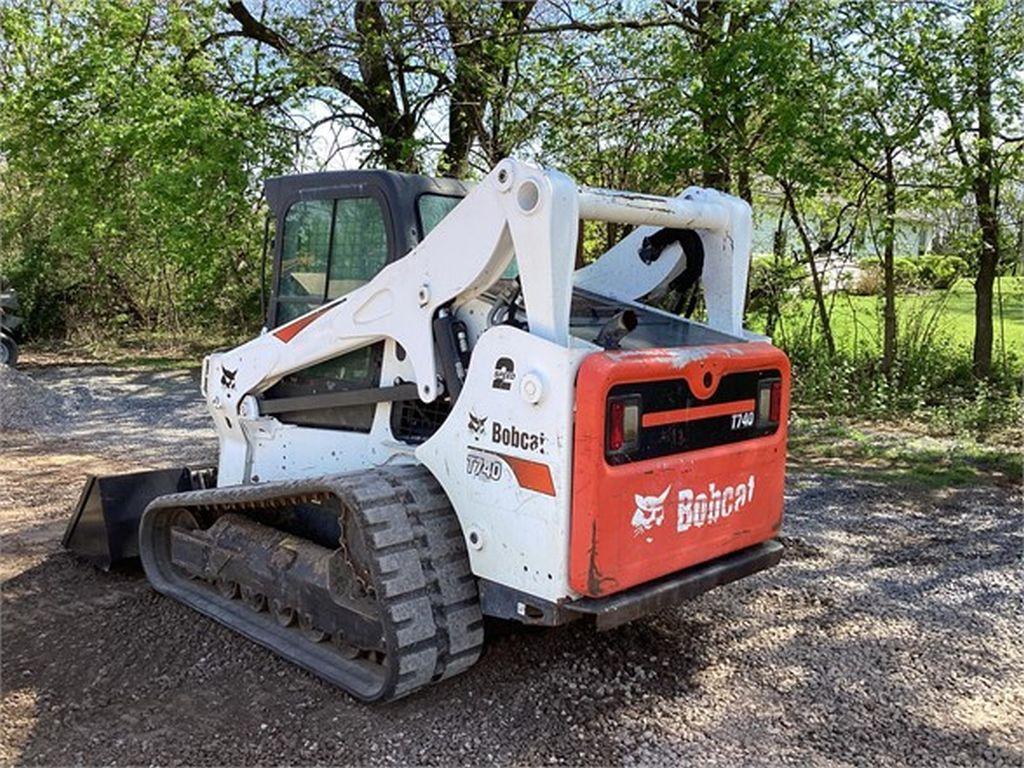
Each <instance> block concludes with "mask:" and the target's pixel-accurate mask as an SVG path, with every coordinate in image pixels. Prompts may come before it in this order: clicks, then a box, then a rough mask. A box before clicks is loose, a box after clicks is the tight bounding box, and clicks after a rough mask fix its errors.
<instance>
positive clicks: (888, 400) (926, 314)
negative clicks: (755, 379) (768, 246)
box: [775, 278, 1024, 440]
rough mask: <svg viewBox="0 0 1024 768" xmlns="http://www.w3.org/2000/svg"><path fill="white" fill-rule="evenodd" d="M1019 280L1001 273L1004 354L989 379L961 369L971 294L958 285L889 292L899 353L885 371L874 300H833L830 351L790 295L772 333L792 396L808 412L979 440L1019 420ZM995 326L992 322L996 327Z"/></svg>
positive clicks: (1023, 309) (1023, 332)
mask: <svg viewBox="0 0 1024 768" xmlns="http://www.w3.org/2000/svg"><path fill="white" fill-rule="evenodd" d="M1022 283H1024V280H1020V279H1010V278H1001V279H1000V281H999V286H1000V290H1001V291H1002V293H1003V298H1004V315H1005V316H1004V317H1003V322H1002V324H1001V326H1002V327H1003V328H1005V332H1006V337H1005V339H1004V338H1002V337H1001V336H1000V337H999V338H997V343H998V345H999V347H1000V348H1001V349H1005V350H1006V355H1005V358H1003V356H1002V354H1001V353H1000V355H998V356H997V357H998V364H997V365H996V366H995V369H994V375H993V377H992V378H990V379H985V380H978V379H977V378H976V377H975V376H973V375H972V373H971V357H970V342H971V339H972V337H973V332H974V330H973V329H974V316H973V301H972V300H973V294H972V291H971V288H970V285H969V284H968V283H966V281H960V282H958V283H955V284H954V286H953V287H952V288H950V289H947V290H945V291H941V292H933V293H916V294H909V295H901V296H899V297H897V299H898V300H897V307H898V308H899V317H900V324H899V329H898V334H897V337H898V338H899V340H900V347H899V354H898V356H897V360H896V366H895V370H894V371H893V375H892V376H891V377H889V378H886V377H885V376H884V375H883V373H882V370H881V364H880V350H881V335H882V333H881V303H880V299H879V298H878V297H875V296H848V297H841V296H837V297H835V302H834V303H833V304H832V306H831V318H832V324H833V328H834V330H835V334H836V342H837V349H836V354H835V355H833V356H830V355H829V354H828V352H827V350H826V349H825V347H824V344H823V343H822V341H821V338H820V336H819V335H817V334H816V333H815V331H814V313H813V307H812V306H811V302H810V301H809V300H807V299H799V298H796V299H793V300H792V301H791V302H790V304H789V305H788V306H787V311H786V314H785V319H786V322H785V323H784V324H782V326H781V329H780V332H779V333H777V334H776V335H775V341H776V343H778V344H780V345H781V346H782V347H783V348H784V349H785V350H786V352H787V354H788V355H789V356H790V359H791V361H792V363H793V381H794V399H795V402H797V403H799V404H800V405H801V406H802V407H805V408H807V409H810V410H811V411H813V412H814V413H816V414H820V415H826V416H833V417H852V416H860V417H869V418H875V419H893V418H914V419H923V420H925V421H927V422H929V423H931V424H932V425H934V426H935V427H936V428H939V429H945V430H947V431H949V432H951V433H957V434H959V433H967V434H971V435H974V436H975V437H976V438H977V439H979V440H984V439H986V434H987V433H989V432H1004V431H1005V430H1006V429H1007V428H1008V427H1012V426H1013V425H1015V424H1018V423H1019V419H1020V408H1021V405H1022V403H1021V392H1020V376H1021V372H1022V370H1024V292H1022V289H1021V284H1022ZM997 327H1000V324H997Z"/></svg>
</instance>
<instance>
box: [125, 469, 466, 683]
mask: <svg viewBox="0 0 1024 768" xmlns="http://www.w3.org/2000/svg"><path fill="white" fill-rule="evenodd" d="M329 496H335V497H336V498H337V499H338V500H339V501H340V502H341V506H342V509H343V512H342V517H344V516H345V515H346V514H348V515H350V516H351V517H354V518H356V519H355V528H357V529H358V531H359V533H360V535H361V538H362V543H363V547H362V548H361V549H360V552H361V557H360V558H359V559H360V561H361V562H360V566H362V567H365V568H366V569H367V570H368V572H369V574H370V579H371V581H372V582H373V585H372V586H373V590H374V594H375V595H376V599H377V601H378V605H379V606H380V609H381V617H382V623H383V630H384V634H385V644H386V648H387V651H386V658H385V661H384V668H385V670H386V677H385V681H384V683H383V684H382V686H381V689H380V691H379V692H378V693H377V694H376V695H372V696H366V695H363V694H359V693H357V692H356V691H354V690H350V692H351V693H353V694H354V695H359V696H360V698H366V699H372V700H392V699H397V698H400V697H402V696H406V695H408V694H410V693H412V692H414V691H415V690H417V689H419V688H421V687H423V686H425V685H428V684H430V683H432V682H437V681H439V680H443V679H445V678H448V677H451V676H452V675H455V674H457V673H459V672H463V671H465V670H466V669H468V668H469V667H470V666H472V665H473V664H474V663H475V662H476V661H477V660H478V659H479V657H480V653H481V651H482V647H483V641H484V632H483V615H482V612H481V610H480V604H479V595H478V592H477V583H476V579H475V577H473V575H472V572H471V571H470V567H469V557H468V554H467V552H466V545H465V541H464V539H463V535H462V530H461V527H460V526H459V522H458V518H457V517H456V515H455V512H454V510H453V509H452V507H451V504H450V503H449V501H448V498H447V496H446V495H445V493H444V491H443V490H442V489H441V486H440V484H439V483H438V482H437V481H436V480H435V479H434V478H433V476H432V475H431V474H430V472H429V471H428V470H427V469H426V468H424V467H419V466H416V467H394V468H384V469H377V470H371V471H363V472H357V473H350V474H345V475H333V476H325V477H321V478H311V479H307V480H293V481H283V482H274V483H263V484H259V485H251V486H236V487H228V488H218V489H208V490H198V491H188V492H185V493H180V494H173V495H172V496H167V497H162V498H161V499H157V500H156V501H154V502H153V504H151V505H150V508H151V509H152V508H154V507H157V508H159V507H163V508H180V507H190V508H196V509H205V510H209V511H220V512H224V511H228V510H238V511H243V514H244V510H246V509H250V510H252V509H259V508H272V507H274V506H278V505H281V504H288V503H294V502H296V501H298V500H307V501H308V500H311V499H317V498H320V499H323V498H326V497H329ZM342 530H349V529H348V528H346V526H345V524H344V521H343V525H342ZM348 544H349V547H350V548H351V546H352V544H353V542H352V541H349V542H348ZM363 561H365V562H363ZM144 562H145V558H144ZM148 572H149V568H148V567H147V573H148ZM151 581H154V585H155V586H156V585H157V581H156V580H154V579H153V578H152V577H151ZM158 588H159V586H158ZM342 663H344V662H341V661H339V664H342ZM303 666H306V667H307V668H309V669H310V670H311V671H313V672H316V673H318V674H322V675H323V676H324V677H325V678H327V679H330V680H331V681H332V682H334V683H336V684H338V685H341V686H342V687H345V686H344V684H343V683H340V682H339V681H338V679H336V678H337V677H338V676H337V675H334V676H333V677H334V678H335V679H332V677H329V676H328V675H327V674H326V673H325V672H321V671H318V669H317V668H316V666H315V665H312V666H311V665H309V664H308V663H306V664H303Z"/></svg>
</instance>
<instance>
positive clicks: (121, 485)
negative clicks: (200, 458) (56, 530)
mask: <svg viewBox="0 0 1024 768" xmlns="http://www.w3.org/2000/svg"><path fill="white" fill-rule="evenodd" d="M212 475H213V470H212V469H200V470H193V469H190V468H188V467H176V468H174V469H154V470H149V471H146V472H130V473H128V474H124V475H102V476H99V477H97V476H95V475H90V476H89V477H88V479H87V480H86V481H85V488H83V489H82V495H81V496H80V497H79V499H78V504H77V505H75V511H74V513H73V514H72V515H71V519H70V520H69V521H68V527H67V529H66V530H65V531H64V539H63V541H62V542H61V543H62V544H63V546H64V548H65V549H68V550H70V551H72V552H74V553H75V554H76V555H79V556H81V557H83V558H85V559H86V560H88V561H90V562H91V563H93V564H94V565H97V566H99V567H100V568H102V569H103V570H110V568H111V566H114V565H118V564H125V563H127V562H128V561H131V560H133V559H137V558H138V556H139V519H140V518H141V517H142V513H143V512H144V511H145V509H146V507H147V506H148V505H149V502H151V501H152V500H153V499H155V498H156V497H157V496H164V495H166V494H168V493H180V492H182V491H191V490H194V489H196V488H205V487H207V483H208V481H209V479H210V478H211V477H212Z"/></svg>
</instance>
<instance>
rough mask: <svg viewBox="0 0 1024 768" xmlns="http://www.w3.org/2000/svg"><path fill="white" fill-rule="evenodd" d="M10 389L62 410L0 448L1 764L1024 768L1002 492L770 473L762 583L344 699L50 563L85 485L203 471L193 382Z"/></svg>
mask: <svg viewBox="0 0 1024 768" xmlns="http://www.w3.org/2000/svg"><path fill="white" fill-rule="evenodd" d="M26 371H27V373H28V374H29V375H30V376H31V377H33V378H34V379H35V380H36V382H37V383H40V384H43V385H45V386H47V387H49V388H50V390H51V391H56V392H57V393H58V394H59V395H61V396H62V397H65V398H66V399H67V398H71V399H72V400H73V399H74V397H75V396H76V395H75V393H76V392H77V393H78V395H77V397H78V400H74V402H73V406H74V408H75V409H76V410H75V413H76V418H75V419H74V420H73V421H74V422H75V424H74V428H69V426H66V427H65V428H63V429H61V428H59V427H58V428H56V429H53V428H48V429H46V430H41V431H38V433H37V434H29V433H24V432H12V431H10V430H7V431H5V432H3V433H0V504H2V510H3V511H2V512H0V533H2V538H3V541H2V555H0V577H2V578H3V579H4V581H3V584H2V589H3V612H2V652H0V663H2V664H0V673H2V682H3V692H2V693H3V699H2V713H0V714H2V717H0V760H2V761H3V762H4V763H5V764H11V763H19V764H21V763H28V764H51V765H52V764H69V763H82V762H84V763H90V764H98V763H109V764H126V763H131V764H142V763H146V764H151V763H159V764H192V765H198V764H218V765H221V764H252V763H265V764H282V763H292V764H295V763H302V764H311V763H361V764H369V763H372V764H378V763H398V764H410V763H416V764H441V765H448V764H453V763H472V764H478V763H492V762H497V763H529V764H541V763H545V764H547V763H584V764H594V763H599V764H619V763H624V764H674V765H679V764H684V763H687V762H692V763H697V764H702V765H703V764H721V765H730V766H732V765H737V764H739V765H745V764H750V763H764V764H772V765H776V764H779V763H788V764H799V765H805V764H829V765H832V764H865V765H866V764H878V763H882V764H893V763H903V764H907V763H909V764H929V765H931V764H936V763H941V764H972V765H975V764H978V763H985V764H992V765H1024V638H1022V635H1024V575H1022V566H1021V552H1022V546H1024V535H1022V528H1024V513H1022V509H1021V507H1022V499H1021V492H1020V488H1019V487H1003V486H995V485H993V486H987V487H975V488H958V489H940V490H934V489H922V488H921V487H919V486H907V487H900V486H894V485H892V484H888V485H886V484H882V483H880V482H877V481H873V480H872V477H871V476H870V475H862V474H857V473H856V472H855V471H852V470H851V471H849V472H847V473H845V474H842V475H839V476H836V475H816V474H807V473H803V474H791V476H790V479H789V490H788V493H787V499H788V506H787V515H788V516H787V520H786V523H785V525H784V533H785V542H786V544H787V552H786V556H785V558H784V560H783V562H782V563H781V564H780V565H779V566H778V567H777V568H775V569H772V570H770V571H768V572H766V573H763V574H759V575H757V576H755V577H752V578H749V579H746V580H743V581H741V582H738V583H736V584H733V585H730V586H727V587H723V588H721V589H719V590H716V591H713V592H711V593H708V594H706V595H704V596H702V597H701V598H699V599H697V600H695V601H693V602H691V603H688V604H685V605H682V606H680V607H678V608H676V609H674V610H670V611H667V612H665V613H663V614H661V615H658V616H655V617H651V618H648V619H646V620H643V621H638V622H634V623H633V624H631V625H627V626H625V627H621V628H619V629H617V630H613V631H611V632H607V633H603V634H597V633H595V632H593V631H591V630H590V629H589V628H587V627H585V626H582V625H579V626H569V627H565V628H561V629H557V630H548V631H525V630H514V629H510V628H508V627H495V628H494V629H495V637H494V638H493V639H492V641H491V643H490V645H489V647H488V651H487V653H486V655H485V656H484V658H483V659H482V660H481V661H480V663H479V664H477V665H476V666H475V667H474V668H473V669H471V670H470V671H469V672H468V673H467V674H465V675H462V676H460V677H458V678H455V679H453V680H451V681H449V682H446V683H444V684H442V685H440V686H435V687H433V688H430V689H428V690H426V691H424V692H422V693H420V694H418V695H415V696H413V697H412V698H409V699H405V700H402V701H400V702H398V703H395V704H392V705H387V706H363V705H359V704H356V703H355V702H353V701H352V700H350V699H348V698H347V697H346V696H345V695H343V694H341V693H339V692H338V691H336V690H334V689H332V688H330V687H329V686H328V685H326V684H325V683H322V682H320V681H319V680H318V679H315V678H313V677H311V676H310V675H308V674H306V673H305V672H302V671H300V670H298V669H295V668H293V667H292V666H290V665H288V664H287V663H285V662H282V661H279V660H278V659H277V658H275V657H274V656H273V655H271V654H270V653H269V652H267V651H264V650H263V649H261V648H260V647H258V646H255V645H253V644H251V643H249V642H247V641H245V640H243V639H241V638H239V637H236V636H234V635H233V634H232V633H231V632H229V631H228V630H226V629H223V628H221V627H219V626H218V625H215V624H213V623H211V622H210V621H208V620H207V619H205V618H203V617H201V616H198V615H196V614H193V613H192V612H190V611H189V610H188V609H186V608H184V607H183V606H180V605H178V604H176V603H173V602H171V601H170V600H168V599H166V598H163V597H160V596H158V595H157V594H156V593H154V592H153V591H152V590H151V589H149V588H148V586H147V585H146V582H145V580H144V578H142V577H141V576H140V575H139V574H113V575H112V574H103V573H100V572H97V571H95V570H93V569H92V568H90V567H88V566H86V565H83V564H80V563H78V562H77V561H76V560H75V559H74V558H73V557H71V556H69V555H68V554H66V553H64V552H61V551H60V550H59V546H58V543H59V537H60V534H61V532H62V530H63V525H64V522H65V520H66V517H67V515H68V513H69V511H70V508H71V506H72V504H73V503H74V500H75V498H76V497H77V494H78V492H79V489H80V484H81V481H82V479H83V477H84V474H85V473H86V472H87V471H100V472H110V471H123V470H125V469H127V468H128V467H134V466H139V465H142V466H153V465H159V464H160V463H161V462H165V463H168V464H176V463H179V462H181V461H182V460H183V459H184V460H198V459H201V458H204V457H206V456H209V455H210V454H211V453H212V451H213V449H214V445H213V441H212V433H211V432H210V431H209V429H208V427H207V425H206V421H205V416H204V413H203V409H202V406H201V404H200V403H199V401H198V397H197V394H196V393H197V389H198V384H197V382H196V381H195V380H194V376H189V375H186V374H154V373H145V372H139V371H123V370H118V371H115V370H112V369H104V368H97V367H47V368H39V367H37V368H32V367H29V368H27V369H26ZM4 397H7V398H8V400H7V402H8V405H9V403H10V399H9V396H8V395H5V394H4V393H2V392H0V398H4ZM2 407H4V403H3V402H0V408H2Z"/></svg>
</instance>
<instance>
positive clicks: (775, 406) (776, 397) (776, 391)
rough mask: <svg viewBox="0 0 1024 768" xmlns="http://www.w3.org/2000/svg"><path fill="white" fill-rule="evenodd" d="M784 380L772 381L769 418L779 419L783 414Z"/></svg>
mask: <svg viewBox="0 0 1024 768" xmlns="http://www.w3.org/2000/svg"><path fill="white" fill-rule="evenodd" d="M781 411H782V382H781V381H773V382H772V394H771V406H770V407H769V408H768V420H769V421H778V420H779V417H780V416H781V415H782V413H781Z"/></svg>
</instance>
